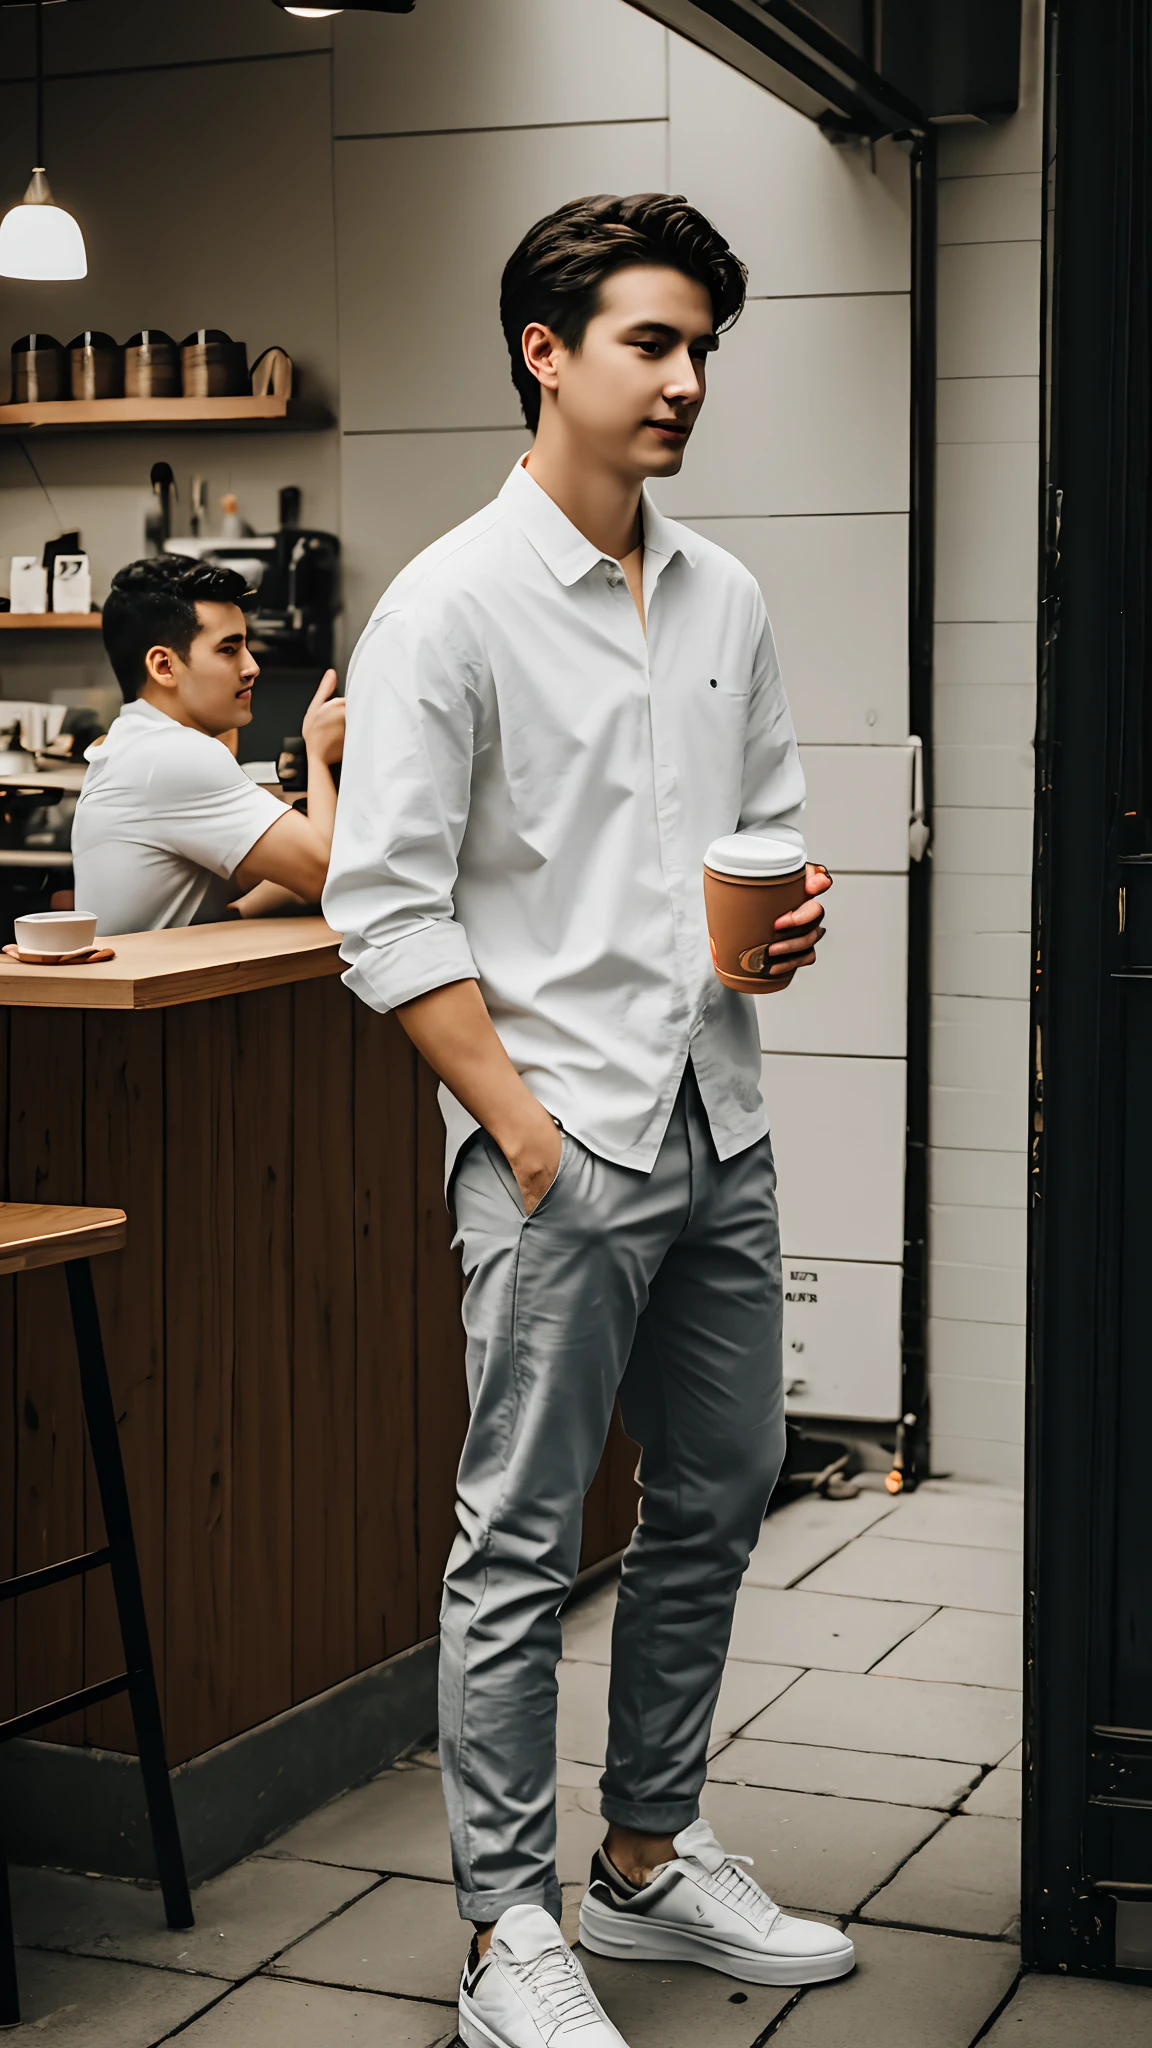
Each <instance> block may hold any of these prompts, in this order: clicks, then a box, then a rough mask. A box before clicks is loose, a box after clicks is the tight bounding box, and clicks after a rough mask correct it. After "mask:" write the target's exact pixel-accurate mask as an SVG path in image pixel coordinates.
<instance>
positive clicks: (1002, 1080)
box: [929, 0, 1042, 1484]
mask: <svg viewBox="0 0 1152 2048" xmlns="http://www.w3.org/2000/svg"><path fill="white" fill-rule="evenodd" d="M1041 35H1042V9H1041V7H1040V4H1039V0H1026V5H1025V34H1024V64H1023V97H1022V104H1021V109H1020V112H1019V113H1018V114H1017V115H1016V116H1015V117H1014V118H1013V119H1012V120H1010V121H1008V122H1005V123H1004V124H1003V125H1002V126H999V127H996V128H992V129H979V128H953V129H948V130H945V131H944V133H943V134H942V137H941V150H940V169H941V184H940V213H939V228H940V245H941V246H940V325H939V353H938V371H939V383H938V386H937V402H938V408H939V418H938V439H939V450H938V476H937V522H938V526H937V557H936V704H935V774H936V807H937V808H936V833H935V843H934V847H933V854H932V863H933V907H932V916H933V928H934V938H933V950H932V1068H931V1078H932V1117H931V1154H930V1190H931V1202H932V1211H931V1235H930V1245H931V1259H932V1264H931V1272H930V1316H931V1320H930V1324H929V1355H930V1370H931V1387H932V1420H933V1462H934V1466H935V1468H936V1469H937V1470H940V1471H953V1472H957V1473H962V1474H965V1475H967V1476H970V1477H975V1478H983V1479H991V1480H1000V1481H1004V1482H1007V1483H1011V1484H1017V1483H1019V1481H1020V1478H1021V1474H1022V1470H1023V1421H1024V1321H1025V1302H1026V1296H1025V1223H1026V1211H1025V1203H1026V1197H1027V1152H1026V1147H1027V1142H1028V1127H1027V1120H1028V997H1029V954H1030V947H1031V939H1030V932H1031V907H1030V906H1031V873H1032V804H1033V785H1032V745H1031V742H1032V736H1033V729H1034V724H1035V674H1036V592H1037V524H1038V515H1037V477H1038V432H1039V416H1040V408H1039V388H1038V375H1039V350H1040V229H1041V189H1040V187H1041V107H1042V70H1041Z"/></svg>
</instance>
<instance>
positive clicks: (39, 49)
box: [0, 0, 88, 280]
mask: <svg viewBox="0 0 1152 2048" xmlns="http://www.w3.org/2000/svg"><path fill="white" fill-rule="evenodd" d="M43 10H44V0H36V155H37V157H38V158H42V157H43V155H44V22H43ZM87 275H88V257H87V255H86V253H85V249H84V237H83V235H82V234H81V232H80V228H79V225H78V223H77V222H76V221H74V220H73V218H72V215H71V214H70V213H66V212H65V210H64V208H63V207H62V206H57V205H56V204H55V203H54V201H53V198H52V191H51V188H50V186H49V183H48V176H47V173H46V171H45V169H44V165H43V163H42V162H38V163H37V164H36V166H35V168H34V169H33V172H32V180H31V183H30V184H29V186H28V190H27V191H26V192H25V194H24V203H23V205H22V206H13V207H11V208H10V209H9V211H8V212H7V213H6V214H5V215H4V218H3V220H2V221H0V277H28V278H36V279H38V280H46V279H49V278H53V279H55V278H67V277H87Z"/></svg>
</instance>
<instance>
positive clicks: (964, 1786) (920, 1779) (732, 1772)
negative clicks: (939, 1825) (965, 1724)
mask: <svg viewBox="0 0 1152 2048" xmlns="http://www.w3.org/2000/svg"><path fill="white" fill-rule="evenodd" d="M708 1775H709V1777H710V1778H712V1779H714V1780H716V1781H717V1782H718V1783H725V1784H730V1785H768V1786H774V1787H775V1788H776V1789H777V1790H779V1791H782V1792H824V1793H828V1794H831V1795H832V1796H833V1797H835V1798H838V1799H881V1800H885V1801H887V1802H888V1803H890V1804H891V1805H894V1806H934V1807H937V1808H939V1809H942V1810H944V1811H947V1810H948V1809H949V1808H950V1807H952V1806H955V1804H956V1802H957V1800H958V1799H962V1798H963V1796H964V1794H965V1792H966V1791H967V1790H968V1789H969V1787H970V1786H971V1785H972V1784H973V1783H974V1782H975V1779H976V1767H975V1765H973V1764H953V1763H941V1762H939V1761H938V1760H937V1759H936V1758H935V1757H921V1756H884V1755H879V1754H877V1752H876V1751H875V1750H860V1749H817V1748H815V1747H814V1746H812V1745H810V1744H807V1743H801V1742H753V1741H750V1740H748V1738H747V1737H745V1736H742V1735H738V1736H737V1738H736V1740H735V1741H734V1742H730V1743H729V1744H728V1747H727V1748H726V1749H722V1750H721V1752H720V1754H719V1756H717V1757H714V1758H713V1760H712V1763H711V1765H710V1767H709V1771H708Z"/></svg>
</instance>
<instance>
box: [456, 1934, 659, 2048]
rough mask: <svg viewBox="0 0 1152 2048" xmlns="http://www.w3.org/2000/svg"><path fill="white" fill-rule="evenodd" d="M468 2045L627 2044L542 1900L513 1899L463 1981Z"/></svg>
mask: <svg viewBox="0 0 1152 2048" xmlns="http://www.w3.org/2000/svg"><path fill="white" fill-rule="evenodd" d="M460 2039H461V2040H462V2041H463V2042H464V2043H465V2048H628V2044H627V2042H626V2041H625V2039H624V2036H623V2035H622V2034H618V2033H617V2032H616V2029H615V2027H614V2026H613V2025H612V2022H611V2020H610V2019H609V2018H608V2016H607V2014H606V2013H605V2011H604V2008H603V2006H602V2005H601V2004H600V2002H599V2000H598V1999H597V1997H596V1995H595V1993H594V1991H593V1989H592V1986H591V1985H590V1984H589V1982H588V1979H587V1977H586V1976H585V1975H584V1972H583V1970H582V1969H581V1967H580V1965H579V1963H578V1962H577V1960H576V1958H575V1956H574V1955H573V1953H572V1951H571V1949H570V1948H569V1946H568V1943H567V1942H566V1941H565V1939H564V1936H563V1935H562V1934H561V1932H560V1929H559V1928H558V1927H557V1925H556V1922H555V1921H554V1920H553V1918H552V1915H551V1914H550V1913H546V1912H545V1911H544V1908H543V1906H509V1908H508V1911H507V1912H506V1913H502V1914H501V1916H500V1918H499V1920H498V1921H497V1922H496V1925H495V1927H494V1928H493V1929H492V1940H491V1944H490V1946H489V1949H488V1953H487V1955H486V1956H485V1957H484V1960H483V1962H482V1963H481V1964H480V1965H479V1967H478V1968H477V1969H473V1968H472V1967H471V1958H469V1964H468V1966H467V1967H466V1968H465V1971H464V1975H463V1977H462V1978H461V1980H460Z"/></svg>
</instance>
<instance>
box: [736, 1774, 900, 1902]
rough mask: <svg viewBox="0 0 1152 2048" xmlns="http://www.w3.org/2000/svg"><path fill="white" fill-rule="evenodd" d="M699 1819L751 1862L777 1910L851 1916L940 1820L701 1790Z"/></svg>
mask: <svg viewBox="0 0 1152 2048" xmlns="http://www.w3.org/2000/svg"><path fill="white" fill-rule="evenodd" d="M700 1805H701V1811H702V1812H703V1813H704V1814H705V1815H706V1817H707V1818H708V1819H709V1820H710V1821H711V1823H712V1825H713V1827H714V1828H715V1830H716V1833H717V1835H718V1836H719V1838H720V1840H721V1841H722V1842H723V1844H724V1846H725V1848H726V1849H728V1850H729V1851H730V1852H731V1853H732V1854H734V1855H737V1856H751V1857H752V1858H753V1859H754V1861H755V1875H756V1879H757V1882H758V1883H759V1884H762V1885H763V1887H764V1889H765V1891H767V1892H770V1893H771V1895H772V1897H773V1898H774V1899H776V1900H778V1901H779V1903H780V1904H781V1905H782V1906H795V1907H797V1908H798V1909H799V1910H801V1911H803V1912H809V1913H837V1914H839V1913H853V1912H855V1911H856V1909H857V1907H858V1906H859V1905H860V1903H861V1901H862V1900H864V1899H866V1898H867V1897H868V1895H869V1893H870V1892H873V1891H875V1890H876V1888H877V1886H878V1885H882V1884H883V1883H884V1882H885V1881H886V1879H887V1878H889V1877H891V1875H892V1873H893V1871H895V1870H896V1869H898V1867H899V1865H900V1864H901V1863H903V1862H904V1860H905V1858H906V1857H908V1856H910V1855H911V1854H912V1853H913V1851H914V1850H915V1849H917V1848H918V1847H919V1845H920V1844H921V1843H922V1842H923V1841H924V1840H925V1839H926V1837H927V1836H928V1835H930V1834H931V1833H932V1831H933V1829H934V1828H938V1827H939V1826H940V1815H939V1814H938V1813H930V1812H927V1811H925V1810H923V1809H921V1808H920V1807H915V1806H882V1805H880V1804H878V1803H877V1802H875V1801H871V1800H866V1799H824V1798H821V1797H820V1796H819V1795H818V1794H816V1793H811V1792H773V1791H762V1790H761V1789H760V1788H759V1787H758V1786H753V1785H747V1786H746V1785H718V1784H714V1783H710V1784H707V1785H706V1786H705V1787H704V1791H703V1794H702V1796H701V1801H700Z"/></svg>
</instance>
